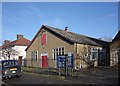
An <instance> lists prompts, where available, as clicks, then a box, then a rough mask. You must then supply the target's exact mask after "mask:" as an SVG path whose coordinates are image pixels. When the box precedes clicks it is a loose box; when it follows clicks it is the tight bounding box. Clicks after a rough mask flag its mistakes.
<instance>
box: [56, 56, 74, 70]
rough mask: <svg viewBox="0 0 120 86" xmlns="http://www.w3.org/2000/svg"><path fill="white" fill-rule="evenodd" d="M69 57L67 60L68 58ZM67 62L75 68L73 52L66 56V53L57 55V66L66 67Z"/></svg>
mask: <svg viewBox="0 0 120 86" xmlns="http://www.w3.org/2000/svg"><path fill="white" fill-rule="evenodd" d="M65 58H67V61H66V59H65ZM66 62H67V65H68V67H71V68H73V62H74V61H73V54H71V55H68V56H67V57H65V55H59V56H57V68H65V64H66Z"/></svg>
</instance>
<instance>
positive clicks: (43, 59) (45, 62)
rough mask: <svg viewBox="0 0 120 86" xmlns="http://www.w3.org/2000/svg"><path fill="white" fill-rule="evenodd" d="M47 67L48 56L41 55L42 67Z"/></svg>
mask: <svg viewBox="0 0 120 86" xmlns="http://www.w3.org/2000/svg"><path fill="white" fill-rule="evenodd" d="M47 67H48V58H47V55H46V56H42V68H47Z"/></svg>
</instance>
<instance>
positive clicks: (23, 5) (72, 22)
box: [2, 2, 118, 40]
mask: <svg viewBox="0 0 120 86" xmlns="http://www.w3.org/2000/svg"><path fill="white" fill-rule="evenodd" d="M43 24H45V25H48V26H53V27H57V28H60V29H64V27H66V26H67V27H68V28H69V31H72V32H75V33H78V34H83V35H87V36H90V37H94V38H101V37H108V38H113V37H114V36H115V35H116V33H117V31H118V3H117V2H71V3H69V2H63V3H62V2H56V3H53V2H37V3H33V2H14V3H12V2H6V3H5V2H3V3H2V40H6V39H8V40H16V35H17V34H23V35H24V37H25V38H27V39H29V40H32V39H33V37H34V36H35V34H36V33H37V31H38V30H39V28H40V27H41V25H43Z"/></svg>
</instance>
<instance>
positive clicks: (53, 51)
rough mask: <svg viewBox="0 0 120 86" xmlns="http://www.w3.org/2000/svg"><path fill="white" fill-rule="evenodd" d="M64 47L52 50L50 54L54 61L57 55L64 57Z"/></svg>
mask: <svg viewBox="0 0 120 86" xmlns="http://www.w3.org/2000/svg"><path fill="white" fill-rule="evenodd" d="M64 52H65V51H64V47H59V48H54V49H52V53H53V59H54V60H56V57H57V56H58V55H64Z"/></svg>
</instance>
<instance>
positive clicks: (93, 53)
mask: <svg viewBox="0 0 120 86" xmlns="http://www.w3.org/2000/svg"><path fill="white" fill-rule="evenodd" d="M97 57H98V50H97V48H91V57H90V60H94V59H96V58H97Z"/></svg>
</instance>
